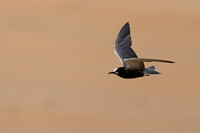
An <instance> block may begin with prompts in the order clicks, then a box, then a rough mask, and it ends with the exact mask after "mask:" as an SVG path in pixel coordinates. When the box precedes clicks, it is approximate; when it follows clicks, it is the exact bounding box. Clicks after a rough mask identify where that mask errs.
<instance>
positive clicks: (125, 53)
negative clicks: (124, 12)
mask: <svg viewBox="0 0 200 133" xmlns="http://www.w3.org/2000/svg"><path fill="white" fill-rule="evenodd" d="M115 53H116V55H117V56H118V57H119V59H120V60H121V61H122V64H123V66H124V67H126V63H125V62H124V59H127V58H138V57H137V55H136V53H135V52H134V51H133V49H132V48H131V36H130V26H129V23H128V22H127V23H126V24H125V25H124V26H123V27H122V29H121V30H120V32H119V34H118V36H117V39H116V41H115Z"/></svg>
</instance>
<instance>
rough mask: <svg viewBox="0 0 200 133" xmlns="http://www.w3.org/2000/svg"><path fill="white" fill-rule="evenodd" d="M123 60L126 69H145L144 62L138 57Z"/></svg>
mask: <svg viewBox="0 0 200 133" xmlns="http://www.w3.org/2000/svg"><path fill="white" fill-rule="evenodd" d="M124 62H125V63H126V65H127V67H126V69H128V70H142V69H145V66H144V63H143V61H142V60H140V59H139V58H129V59H125V60H124Z"/></svg>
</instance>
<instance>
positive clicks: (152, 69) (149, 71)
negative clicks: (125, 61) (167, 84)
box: [144, 66, 161, 76]
mask: <svg viewBox="0 0 200 133" xmlns="http://www.w3.org/2000/svg"><path fill="white" fill-rule="evenodd" d="M150 74H161V73H159V72H158V71H157V70H156V69H155V67H154V66H151V67H148V68H145V69H144V75H146V76H148V75H150Z"/></svg>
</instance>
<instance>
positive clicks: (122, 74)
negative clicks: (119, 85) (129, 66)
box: [115, 67, 144, 79]
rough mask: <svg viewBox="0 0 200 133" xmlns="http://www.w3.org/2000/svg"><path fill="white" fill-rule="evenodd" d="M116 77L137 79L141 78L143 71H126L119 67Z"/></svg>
mask: <svg viewBox="0 0 200 133" xmlns="http://www.w3.org/2000/svg"><path fill="white" fill-rule="evenodd" d="M115 74H116V75H118V76H120V77H122V78H126V79H130V78H138V77H143V76H144V74H143V70H131V71H130V70H126V68H125V67H120V68H118V69H117V71H116V73H115Z"/></svg>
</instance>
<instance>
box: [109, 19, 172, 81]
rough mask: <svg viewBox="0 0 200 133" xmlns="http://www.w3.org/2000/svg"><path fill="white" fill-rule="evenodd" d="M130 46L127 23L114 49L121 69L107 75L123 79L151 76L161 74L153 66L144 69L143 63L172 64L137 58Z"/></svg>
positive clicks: (159, 60)
mask: <svg viewBox="0 0 200 133" xmlns="http://www.w3.org/2000/svg"><path fill="white" fill-rule="evenodd" d="M131 44H132V41H131V35H130V26H129V23H128V22H127V23H126V24H125V25H124V26H123V27H122V29H121V30H120V32H119V34H118V36H117V39H116V41H115V48H114V51H115V54H116V55H117V56H118V57H119V59H120V60H121V62H122V65H123V67H118V68H115V69H114V71H112V72H109V73H108V74H115V75H118V76H119V77H121V78H125V79H130V78H138V77H143V76H149V75H151V74H161V73H159V72H158V71H157V70H156V69H155V67H154V66H151V67H147V68H145V65H144V62H164V63H174V62H173V61H169V60H162V59H150V58H138V56H137V55H136V53H135V52H134V51H133V49H132V48H131Z"/></svg>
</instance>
